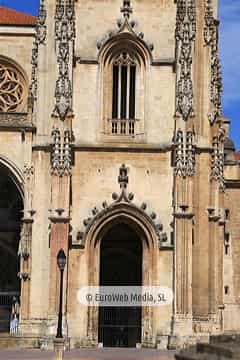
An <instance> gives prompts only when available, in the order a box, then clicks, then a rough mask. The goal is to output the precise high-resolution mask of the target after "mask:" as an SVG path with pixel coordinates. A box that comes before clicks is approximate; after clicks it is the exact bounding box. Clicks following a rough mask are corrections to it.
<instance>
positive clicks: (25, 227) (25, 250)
mask: <svg viewBox="0 0 240 360" xmlns="http://www.w3.org/2000/svg"><path fill="white" fill-rule="evenodd" d="M32 223H33V219H32V218H24V219H23V220H22V230H21V240H20V243H19V249H18V255H20V256H21V257H22V258H23V260H24V261H27V260H28V258H29V256H30V254H31V243H32Z"/></svg>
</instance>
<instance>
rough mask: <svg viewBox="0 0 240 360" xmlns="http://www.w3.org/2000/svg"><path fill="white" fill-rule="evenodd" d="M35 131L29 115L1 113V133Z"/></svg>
mask: <svg viewBox="0 0 240 360" xmlns="http://www.w3.org/2000/svg"><path fill="white" fill-rule="evenodd" d="M1 130H10V131H35V130H36V128H35V126H34V125H33V124H32V123H31V121H30V120H29V115H28V113H5V112H0V131H1Z"/></svg>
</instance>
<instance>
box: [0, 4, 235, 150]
mask: <svg viewBox="0 0 240 360" xmlns="http://www.w3.org/2000/svg"><path fill="white" fill-rule="evenodd" d="M218 2H219V19H220V36H219V47H220V59H221V64H222V75H223V97H222V104H223V114H224V116H225V117H227V118H230V119H231V132H230V133H231V137H232V139H233V140H234V143H235V145H236V148H237V149H239V150H240V124H239V117H240V88H239V85H240V65H239V64H240V46H239V37H240V0H218ZM38 4H39V0H0V5H4V6H7V7H10V8H14V9H17V10H19V11H23V12H26V13H29V14H32V15H36V14H37V8H38Z"/></svg>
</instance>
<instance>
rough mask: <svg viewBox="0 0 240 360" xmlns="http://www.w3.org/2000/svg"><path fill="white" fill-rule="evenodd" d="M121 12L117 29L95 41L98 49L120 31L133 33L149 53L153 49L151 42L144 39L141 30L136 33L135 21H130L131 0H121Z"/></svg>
mask: <svg viewBox="0 0 240 360" xmlns="http://www.w3.org/2000/svg"><path fill="white" fill-rule="evenodd" d="M121 13H122V14H123V19H119V20H118V21H117V26H118V29H117V30H112V31H109V32H108V33H107V34H106V35H105V36H104V37H103V38H102V39H101V40H99V41H98V42H97V48H98V50H100V51H101V50H102V49H103V48H104V47H105V45H106V44H107V42H108V41H109V40H111V39H112V38H114V37H115V36H117V35H119V34H121V33H124V32H126V33H130V34H131V35H133V36H134V37H135V38H136V39H137V40H138V41H139V42H140V43H141V44H142V45H144V47H145V48H147V50H148V51H149V53H150V55H151V52H152V51H153V49H154V46H153V44H152V43H149V42H147V41H144V34H143V33H142V32H140V33H137V32H136V31H135V26H136V22H135V21H134V20H131V21H130V15H131V14H132V7H131V2H130V1H128V0H123V5H122V7H121Z"/></svg>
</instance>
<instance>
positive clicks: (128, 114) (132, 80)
mask: <svg viewBox="0 0 240 360" xmlns="http://www.w3.org/2000/svg"><path fill="white" fill-rule="evenodd" d="M135 86H136V61H135V60H134V58H132V57H131V56H130V55H129V54H127V53H126V52H123V53H121V54H119V56H118V57H117V58H116V59H115V60H114V62H113V98H112V118H113V119H121V120H125V119H132V120H134V119H135V95H136V89H135Z"/></svg>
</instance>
